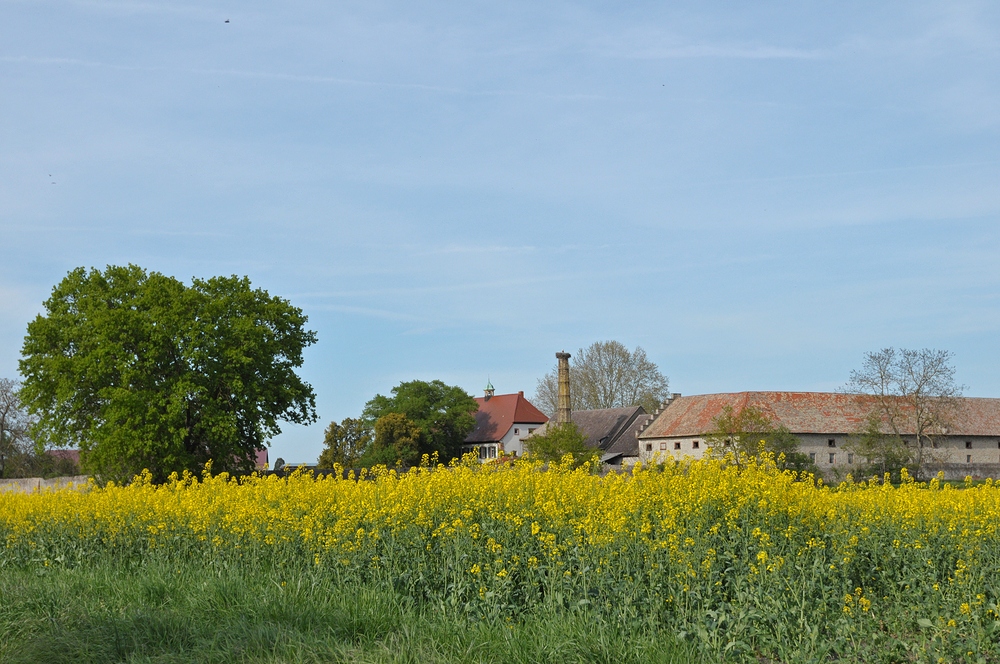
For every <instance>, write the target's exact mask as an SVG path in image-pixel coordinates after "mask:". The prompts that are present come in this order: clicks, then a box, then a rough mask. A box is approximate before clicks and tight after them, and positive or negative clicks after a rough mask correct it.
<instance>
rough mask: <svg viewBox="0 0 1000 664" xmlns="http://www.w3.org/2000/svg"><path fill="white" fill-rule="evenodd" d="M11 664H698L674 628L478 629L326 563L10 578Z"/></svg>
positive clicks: (538, 624) (544, 622) (106, 567)
mask: <svg viewBox="0 0 1000 664" xmlns="http://www.w3.org/2000/svg"><path fill="white" fill-rule="evenodd" d="M0 661H2V662H5V663H10V664H19V663H24V664H28V663H30V664H38V663H47V662H52V663H61V662H102V663H103V662H159V663H164V664H165V663H168V662H178V663H180V662H185V663H186V662H204V663H209V662H212V663H216V662H218V663H222V662H261V663H264V662H303V663H304V662H414V663H415V664H416V663H420V664H428V663H432V662H456V663H457V662H484V663H485V662H511V663H524V664H533V663H535V662H550V663H552V664H559V663H562V662H566V663H570V662H607V663H608V664H611V663H617V662H624V663H635V664H640V663H645V662H650V663H653V662H667V663H669V662H677V663H678V664H680V663H687V662H697V661H698V657H697V654H696V652H695V650H694V648H693V647H692V646H690V645H683V644H679V643H678V642H677V641H676V639H675V638H674V637H673V636H672V635H670V634H669V633H665V632H660V631H657V630H648V629H646V630H644V629H641V628H640V629H638V630H635V631H629V632H624V631H622V630H620V629H617V628H615V627H612V626H610V625H606V624H602V623H600V622H595V620H594V618H593V616H592V615H587V614H584V613H576V614H572V613H559V614H549V615H546V614H539V615H532V616H526V617H525V620H523V621H521V622H519V623H518V624H509V625H507V624H497V623H488V622H483V621H470V620H469V619H468V617H466V616H462V615H449V614H447V613H442V612H440V611H437V610H435V609H433V608H430V607H426V606H423V607H421V606H418V605H417V604H416V603H415V602H414V601H413V600H412V599H411V598H407V597H403V596H400V595H399V594H397V593H396V592H395V591H394V590H393V589H392V588H387V587H384V586H383V587H379V586H376V585H370V584H369V585H353V586H344V585H340V584H338V583H336V582H333V581H332V579H331V578H330V577H329V576H328V575H324V574H321V573H318V572H317V571H316V570H314V569H308V568H307V569H286V570H277V569H273V568H272V569H261V568H253V567H251V566H241V565H225V566H216V567H215V568H209V569H207V570H206V569H205V568H204V567H202V566H200V565H196V564H191V563H185V564H179V565H178V564H172V565H168V564H165V563H162V562H155V563H149V564H145V565H141V566H123V565H121V564H116V563H110V562H106V563H100V564H91V565H88V566H84V567H77V568H65V567H48V568H46V567H44V566H43V567H35V568H19V569H11V568H6V569H3V570H2V571H0Z"/></svg>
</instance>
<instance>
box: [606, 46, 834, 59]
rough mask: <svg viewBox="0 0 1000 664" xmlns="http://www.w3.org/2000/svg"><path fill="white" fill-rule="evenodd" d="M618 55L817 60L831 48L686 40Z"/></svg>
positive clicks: (652, 57) (626, 56)
mask: <svg viewBox="0 0 1000 664" xmlns="http://www.w3.org/2000/svg"><path fill="white" fill-rule="evenodd" d="M617 55H618V57H623V58H634V59H637V60H669V59H680V58H730V59H739V60H818V59H822V58H828V57H830V56H831V55H832V52H831V51H825V50H819V49H801V48H788V47H783V46H768V45H744V44H687V45H680V46H649V47H644V48H635V49H627V50H622V51H620V52H619V53H617Z"/></svg>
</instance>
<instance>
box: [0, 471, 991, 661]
mask: <svg viewBox="0 0 1000 664" xmlns="http://www.w3.org/2000/svg"><path fill="white" fill-rule="evenodd" d="M998 525H1000V487H996V486H994V485H993V484H992V483H990V482H987V483H986V484H983V485H979V486H975V487H972V486H971V485H970V486H969V487H968V488H958V489H956V488H953V487H950V486H945V485H941V484H939V483H938V482H937V481H932V482H931V483H930V484H929V485H921V484H918V483H915V482H912V481H909V480H906V479H904V482H903V483H902V484H901V485H900V486H896V487H894V486H892V485H888V484H883V483H881V482H876V481H871V482H857V483H855V482H849V483H845V484H841V485H839V486H837V487H828V486H823V485H822V483H820V484H819V485H818V486H817V484H816V483H814V482H812V481H800V480H799V479H798V478H796V477H794V476H793V475H792V474H789V473H781V472H779V471H777V470H775V469H774V467H773V465H771V464H769V463H767V462H766V461H765V462H763V463H761V464H758V465H751V466H750V467H748V468H744V469H742V470H740V469H737V468H736V467H734V466H732V465H727V464H725V463H723V462H721V461H711V460H706V461H699V462H693V463H690V464H677V463H672V462H671V463H668V464H666V465H665V466H660V467H652V468H648V469H640V470H637V471H635V472H634V473H633V474H620V475H616V474H609V475H606V476H603V477H602V476H600V475H597V474H593V473H591V472H589V471H588V469H587V468H582V469H575V470H574V469H571V468H570V467H568V466H567V467H564V468H552V467H549V468H547V469H545V468H542V467H540V466H538V465H532V464H530V463H524V462H522V463H518V464H516V465H514V466H497V467H493V466H485V467H480V466H479V465H478V464H474V463H469V464H466V465H455V466H452V467H450V468H444V467H440V466H438V467H434V466H432V465H428V466H427V467H425V468H422V469H418V470H414V471H411V472H409V473H405V474H402V475H397V474H396V473H395V472H392V471H385V470H383V471H381V472H376V473H374V474H373V475H372V476H366V477H362V478H360V479H337V478H336V477H334V476H331V477H328V478H325V479H313V478H312V477H311V476H309V475H300V474H296V475H293V476H291V477H289V478H278V477H274V476H270V477H251V478H244V479H242V480H241V481H237V480H235V479H231V478H228V477H226V476H216V477H209V476H207V475H206V477H204V478H192V477H181V478H175V480H174V481H173V482H171V483H168V484H165V485H160V486H155V485H152V484H150V483H149V482H148V481H146V480H144V479H143V478H139V479H138V480H137V481H135V482H134V483H132V484H130V485H128V486H125V487H116V486H108V487H105V488H97V487H92V488H91V489H90V490H88V491H80V492H78V491H60V492H53V493H46V494H36V495H24V494H0V542H2V548H0V574H3V573H5V572H4V571H3V570H7V572H6V573H12V571H13V570H17V571H18V573H22V572H24V570H36V571H42V572H43V571H45V570H48V569H51V568H61V569H95V568H102V569H118V570H121V571H122V572H121V573H122V575H126V574H141V570H142V569H145V568H149V569H154V568H155V569H158V570H163V569H171V568H172V566H176V567H177V568H178V569H180V568H185V569H188V568H190V566H191V565H192V564H193V565H197V566H198V568H199V569H201V570H203V573H204V574H205V575H212V574H214V573H216V572H219V571H220V570H232V569H233V568H234V566H236V567H237V568H239V569H241V570H243V572H242V573H244V574H246V575H254V574H260V575H264V574H265V571H273V570H282V569H286V570H289V573H290V574H291V573H292V572H293V571H295V573H296V574H299V573H303V572H305V571H308V573H309V574H311V575H313V576H314V577H316V578H322V579H326V580H327V581H328V582H329V583H330V584H331V587H336V588H344V589H352V588H354V589H356V588H362V587H379V588H386V589H390V590H391V592H392V593H393V595H394V596H395V597H401V598H406V599H407V601H412V605H413V606H414V607H417V609H419V610H420V611H422V612H423V613H424V614H427V613H431V614H435V615H444V616H449V617H450V618H449V619H454V620H460V621H463V622H467V623H468V624H470V625H486V626H491V627H493V628H495V627H498V626H499V627H505V628H509V629H511V630H517V629H524V628H525V626H530V625H531V624H532V623H533V622H535V621H544V620H549V619H551V618H552V617H553V616H570V617H572V618H574V619H579V618H582V619H584V620H585V621H586V622H588V623H590V624H594V625H598V626H601V628H602V629H605V628H607V629H611V630H613V631H615V632H617V633H621V634H626V635H628V634H635V635H636V638H637V639H638V638H639V635H643V638H647V639H648V638H650V635H653V638H655V637H656V635H660V637H662V638H664V639H669V640H676V641H677V642H679V643H681V644H684V643H686V644H688V645H689V646H690V647H691V648H694V649H696V650H697V651H699V652H700V653H702V654H703V655H704V657H705V658H706V659H707V660H709V661H719V660H722V659H725V660H731V661H743V660H746V661H761V660H763V661H772V660H773V661H796V662H798V661H803V662H805V661H830V660H838V659H841V660H844V661H858V660H864V661H887V662H888V661H931V662H936V661H948V662H952V661H970V662H978V661H986V662H992V661H1000V646H998V645H997V643H998V642H1000V607H998V604H997V602H998V601H1000V537H998V532H997V529H998ZM185 566H187V567H185ZM219 573H221V572H219Z"/></svg>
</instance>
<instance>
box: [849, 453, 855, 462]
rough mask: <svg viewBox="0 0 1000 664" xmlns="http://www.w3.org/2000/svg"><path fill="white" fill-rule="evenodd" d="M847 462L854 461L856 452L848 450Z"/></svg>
mask: <svg viewBox="0 0 1000 664" xmlns="http://www.w3.org/2000/svg"><path fill="white" fill-rule="evenodd" d="M847 463H854V453H853V452H848V453H847Z"/></svg>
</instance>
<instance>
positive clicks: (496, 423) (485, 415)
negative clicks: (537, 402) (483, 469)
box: [463, 384, 549, 460]
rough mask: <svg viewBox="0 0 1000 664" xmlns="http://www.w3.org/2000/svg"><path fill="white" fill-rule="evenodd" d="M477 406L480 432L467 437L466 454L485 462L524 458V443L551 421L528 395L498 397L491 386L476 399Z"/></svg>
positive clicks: (501, 395) (477, 422) (474, 432)
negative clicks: (474, 454)
mask: <svg viewBox="0 0 1000 664" xmlns="http://www.w3.org/2000/svg"><path fill="white" fill-rule="evenodd" d="M476 402H477V403H478V404H479V410H478V411H477V412H476V428H475V429H473V430H472V433H470V434H469V435H468V436H467V437H466V439H465V445H464V446H463V452H465V453H468V452H476V453H478V454H479V458H480V459H481V460H486V459H495V458H497V457H498V456H520V455H522V454H524V445H523V442H522V441H523V440H524V439H525V438H527V437H528V434H529V433H532V432H533V431H534V430H535V429H536V428H537V427H539V426H541V425H543V424H545V423H546V422H548V421H549V418H548V417H546V416H545V413H543V412H542V411H540V410H538V409H537V408H535V407H534V406H533V405H532V404H531V402H530V401H528V400H527V399H525V398H524V392H518V393H517V394H498V395H494V393H493V386H492V385H489V384H488V385H487V386H486V394H485V396H482V397H476Z"/></svg>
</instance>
